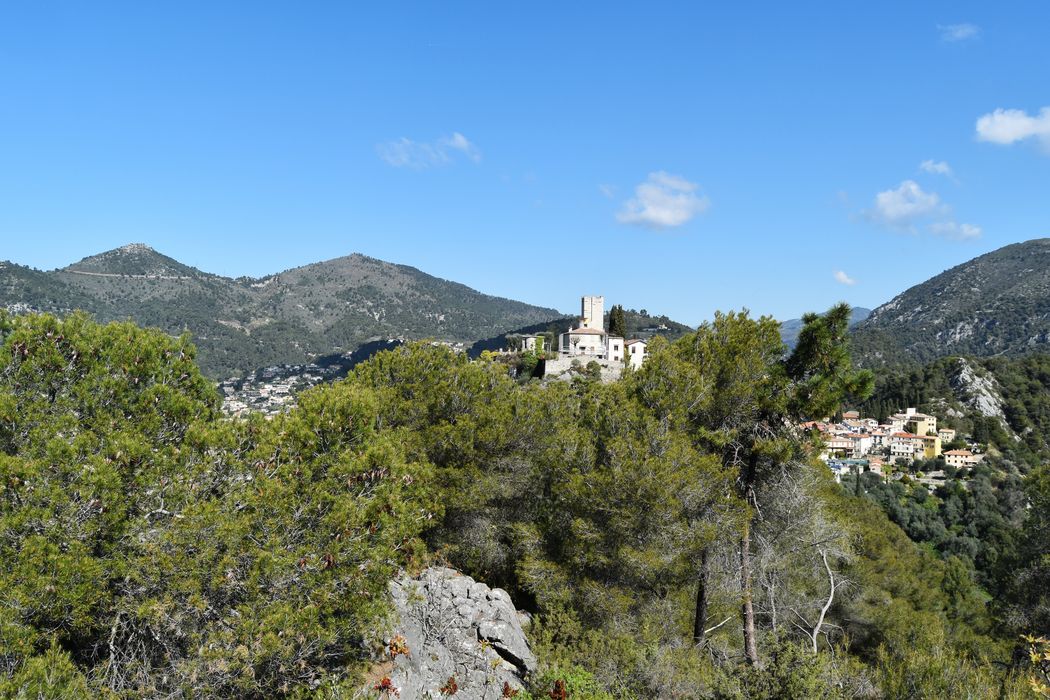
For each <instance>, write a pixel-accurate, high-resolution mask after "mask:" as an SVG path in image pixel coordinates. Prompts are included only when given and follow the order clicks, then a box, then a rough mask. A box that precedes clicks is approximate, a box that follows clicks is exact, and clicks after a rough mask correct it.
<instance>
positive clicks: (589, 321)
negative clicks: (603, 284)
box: [580, 297, 605, 331]
mask: <svg viewBox="0 0 1050 700" xmlns="http://www.w3.org/2000/svg"><path fill="white" fill-rule="evenodd" d="M580 307H581V310H580V318H581V325H580V328H596V329H598V330H600V331H604V330H605V297H583V298H582V299H581V304H580Z"/></svg>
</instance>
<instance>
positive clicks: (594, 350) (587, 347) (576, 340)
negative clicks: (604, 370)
mask: <svg viewBox="0 0 1050 700" xmlns="http://www.w3.org/2000/svg"><path fill="white" fill-rule="evenodd" d="M558 351H559V352H560V353H561V355H562V356H569V357H578V358H580V359H586V360H610V361H612V362H623V361H624V340H623V338H621V337H619V336H616V335H609V334H608V333H606V332H605V297H603V296H589V297H582V298H581V299H580V325H579V326H578V327H576V328H570V329H569V330H568V331H566V332H565V333H562V334H561V335H559V336H558Z"/></svg>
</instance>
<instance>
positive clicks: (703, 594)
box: [693, 547, 711, 646]
mask: <svg viewBox="0 0 1050 700" xmlns="http://www.w3.org/2000/svg"><path fill="white" fill-rule="evenodd" d="M710 575H711V566H710V564H709V562H708V549H707V547H704V551H703V552H701V553H700V577H699V580H698V581H697V582H696V613H695V615H694V616H693V642H694V643H695V644H696V645H697V646H699V645H701V644H703V643H704V634H705V632H704V625H706V624H707V583H708V579H709V578H710Z"/></svg>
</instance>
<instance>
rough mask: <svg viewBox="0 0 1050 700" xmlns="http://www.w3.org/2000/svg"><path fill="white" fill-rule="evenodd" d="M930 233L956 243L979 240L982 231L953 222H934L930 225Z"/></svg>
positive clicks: (971, 225) (975, 227) (978, 228)
mask: <svg viewBox="0 0 1050 700" xmlns="http://www.w3.org/2000/svg"><path fill="white" fill-rule="evenodd" d="M930 233H932V234H934V235H936V236H943V237H945V238H951V239H953V240H957V241H969V240H973V239H975V238H980V237H981V234H982V233H984V231H982V230H981V227H980V226H975V225H974V224H960V223H957V222H955V221H951V220H949V221H936V222H934V223H932V224H930Z"/></svg>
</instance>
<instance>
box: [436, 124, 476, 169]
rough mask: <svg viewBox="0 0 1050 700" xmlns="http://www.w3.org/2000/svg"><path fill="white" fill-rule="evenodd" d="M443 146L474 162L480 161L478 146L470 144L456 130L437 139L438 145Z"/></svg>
mask: <svg viewBox="0 0 1050 700" xmlns="http://www.w3.org/2000/svg"><path fill="white" fill-rule="evenodd" d="M441 146H444V147H446V148H450V149H452V150H454V151H459V152H460V153H462V154H463V155H465V156H466V157H467V158H470V159H471V160H472V161H474V162H475V163H480V162H481V151H479V150H478V147H477V146H475V145H474V144H472V143H471V142H470V141H469V140H468V139H467V137H466V136H464V135H463V134H461V133H459V132H458V131H454V132H452V135H451V136H446V137H444V138H442V139H440V140H439V141H438V147H439V148H440V147H441Z"/></svg>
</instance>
